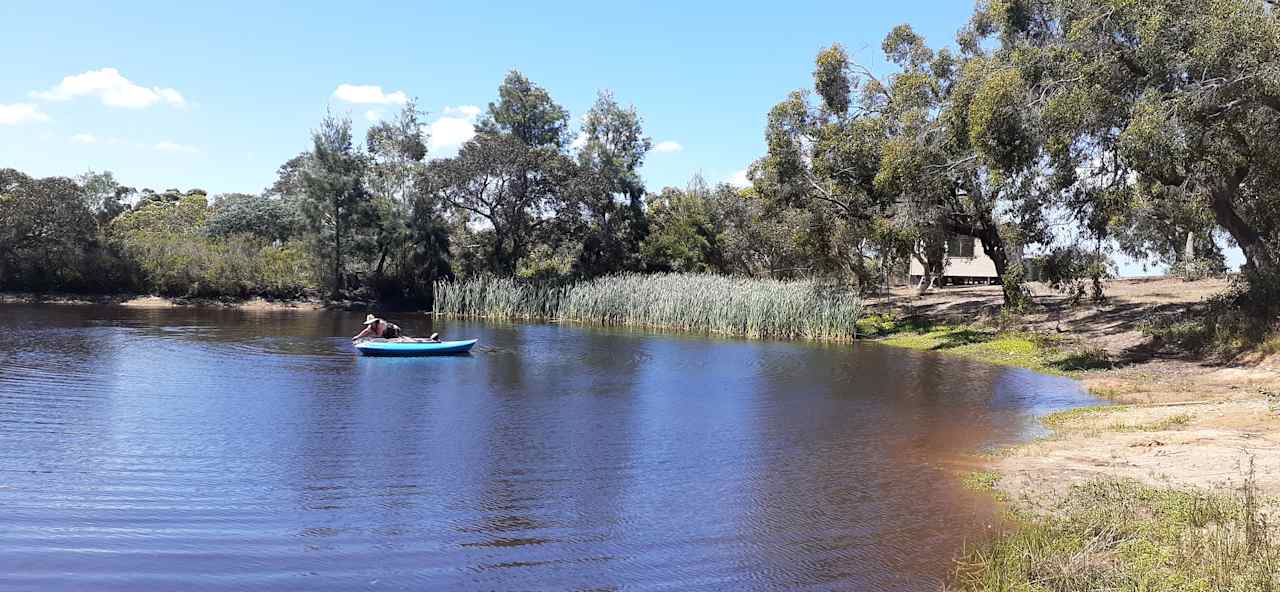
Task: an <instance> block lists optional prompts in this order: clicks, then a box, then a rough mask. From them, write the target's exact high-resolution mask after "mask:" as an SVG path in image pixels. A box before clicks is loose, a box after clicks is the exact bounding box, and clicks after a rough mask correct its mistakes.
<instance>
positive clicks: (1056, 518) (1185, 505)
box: [954, 465, 1280, 592]
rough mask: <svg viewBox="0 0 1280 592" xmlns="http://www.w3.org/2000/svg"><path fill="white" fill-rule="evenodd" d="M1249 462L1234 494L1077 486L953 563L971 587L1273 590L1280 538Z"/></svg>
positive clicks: (1020, 515) (1129, 484)
mask: <svg viewBox="0 0 1280 592" xmlns="http://www.w3.org/2000/svg"><path fill="white" fill-rule="evenodd" d="M1251 466H1252V465H1250V469H1249V470H1248V473H1247V476H1246V480H1245V484H1244V486H1243V487H1242V488H1241V489H1240V491H1239V492H1238V493H1237V494H1234V495H1219V494H1211V493H1203V492H1191V491H1177V490H1169V489H1157V488H1153V487H1149V486H1146V485H1142V484H1139V483H1136V482H1133V481H1095V482H1090V483H1086V484H1083V485H1077V486H1075V487H1073V488H1072V490H1071V491H1070V492H1069V493H1068V494H1066V495H1065V496H1064V497H1063V498H1061V499H1060V500H1059V501H1057V502H1056V503H1053V504H1051V505H1050V506H1048V507H1044V508H1036V509H1034V510H1031V509H1024V510H1022V511H1019V512H1016V513H1015V514H1014V515H1013V516H1011V526H1010V527H1009V529H1008V530H1007V531H1006V532H1005V533H1003V534H1001V535H1000V536H998V537H997V538H996V539H995V540H994V541H992V542H991V543H990V544H989V545H987V546H985V547H982V548H979V549H977V550H975V551H973V552H971V553H970V554H969V555H968V556H966V557H964V558H963V559H961V560H960V561H959V562H958V567H957V569H956V572H955V577H954V582H955V585H956V587H957V588H958V589H961V590H974V591H979V590H981V591H1037V592H1039V591H1044V592H1086V591H1094V590H1144V591H1152V592H1156V591H1168V592H1174V591H1184V590H1206V591H1207V590H1215V591H1216V590H1230V591H1237V590H1238V591H1268V590H1276V589H1278V588H1280V540H1278V538H1277V532H1276V528H1275V525H1274V524H1272V523H1271V521H1270V518H1269V517H1268V515H1267V514H1266V512H1265V511H1264V509H1263V504H1262V502H1261V500H1260V499H1259V497H1258V492H1257V486H1256V484H1255V482H1254V479H1253V471H1252V468H1251Z"/></svg>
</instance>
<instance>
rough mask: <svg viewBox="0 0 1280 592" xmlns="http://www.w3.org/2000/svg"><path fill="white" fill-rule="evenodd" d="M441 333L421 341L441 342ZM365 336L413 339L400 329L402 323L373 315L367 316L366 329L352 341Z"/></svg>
mask: <svg viewBox="0 0 1280 592" xmlns="http://www.w3.org/2000/svg"><path fill="white" fill-rule="evenodd" d="M439 335H440V334H439V333H432V334H431V337H428V338H426V339H425V340H421V341H430V342H433V343H439V342H440V340H439V339H437V337H438V336H439ZM365 338H369V339H373V338H382V339H386V340H389V341H391V340H394V341H411V339H410V338H409V336H407V335H405V334H404V331H403V330H401V329H400V325H397V324H395V323H390V322H387V321H386V320H385V319H380V318H378V317H375V316H373V315H367V316H365V318H364V330H363V331H360V333H359V334H357V335H356V336H355V337H352V338H351V341H360V340H361V339H365Z"/></svg>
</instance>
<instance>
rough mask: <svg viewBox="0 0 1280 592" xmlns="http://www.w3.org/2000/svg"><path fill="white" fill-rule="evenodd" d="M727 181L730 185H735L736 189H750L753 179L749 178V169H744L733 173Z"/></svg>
mask: <svg viewBox="0 0 1280 592" xmlns="http://www.w3.org/2000/svg"><path fill="white" fill-rule="evenodd" d="M725 181H726V182H728V183H729V184H730V185H733V186H734V187H750V186H751V179H748V178H747V169H742V170H740V171H737V172H735V173H733V174H732V175H729V178H728V179H725Z"/></svg>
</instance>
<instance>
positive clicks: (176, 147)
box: [152, 141, 200, 153]
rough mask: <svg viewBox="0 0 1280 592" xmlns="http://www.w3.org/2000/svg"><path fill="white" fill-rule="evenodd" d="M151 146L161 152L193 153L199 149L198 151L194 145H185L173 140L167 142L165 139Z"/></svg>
mask: <svg viewBox="0 0 1280 592" xmlns="http://www.w3.org/2000/svg"><path fill="white" fill-rule="evenodd" d="M152 148H155V149H156V150H159V151H161V152H188V153H195V152H199V151H200V150H198V149H197V148H196V147H195V146H187V145H186V144H177V143H174V142H167V141H166V142H160V143H159V144H156V145H155V146H152Z"/></svg>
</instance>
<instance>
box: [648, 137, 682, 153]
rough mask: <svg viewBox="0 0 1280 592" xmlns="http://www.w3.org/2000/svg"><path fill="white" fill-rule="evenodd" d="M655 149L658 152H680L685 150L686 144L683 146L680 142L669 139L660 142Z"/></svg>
mask: <svg viewBox="0 0 1280 592" xmlns="http://www.w3.org/2000/svg"><path fill="white" fill-rule="evenodd" d="M653 149H654V150H655V151H657V152H679V151H681V150H684V146H681V145H680V143H679V142H673V141H671V140H667V141H665V142H658V145H657V146H654V147H653Z"/></svg>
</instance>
